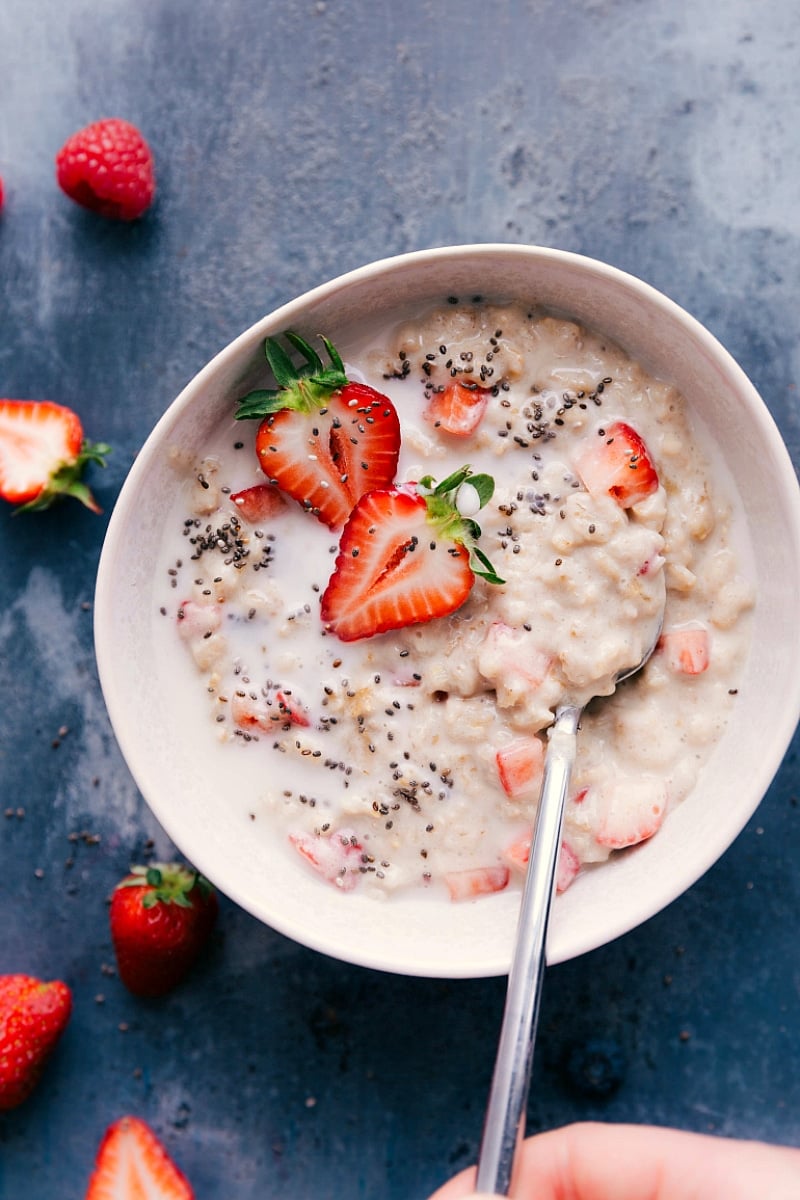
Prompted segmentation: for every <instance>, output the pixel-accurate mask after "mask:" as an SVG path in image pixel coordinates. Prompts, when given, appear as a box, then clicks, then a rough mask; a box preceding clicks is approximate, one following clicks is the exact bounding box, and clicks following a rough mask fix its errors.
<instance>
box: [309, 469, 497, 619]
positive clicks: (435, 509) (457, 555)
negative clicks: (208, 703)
mask: <svg viewBox="0 0 800 1200" xmlns="http://www.w3.org/2000/svg"><path fill="white" fill-rule="evenodd" d="M470 475H471V472H470V470H469V468H468V467H464V468H462V470H461V471H457V472H455V473H454V474H453V475H451V476H448V478H447V479H445V480H443V481H442V483H440V484H439V485H437V486H436V487H435V488H433V487H432V486H429V485H432V483H433V481H432V480H428V479H425V480H421V481H420V484H419V485H417V484H413V483H409V484H404V485H402V486H400V487H393V488H387V489H379V490H377V491H373V492H368V493H367V494H366V495H365V496H362V498H361V499H360V500H359V502H358V504H357V505H356V506H355V508H354V509H353V511H352V513H351V514H350V517H349V518H348V521H347V524H346V525H345V527H344V530H343V532H342V536H341V539H340V541H339V554H338V556H337V559H336V564H335V567H334V571H333V574H332V575H331V577H330V579H329V581H328V586H327V588H326V589H325V592H324V594H323V596H322V601H321V609H320V612H321V616H322V620H323V623H324V625H325V628H326V629H328V630H330V631H331V632H332V633H335V634H336V636H337V637H339V638H340V639H341V640H342V641H344V642H351V641H355V640H356V639H357V638H364V637H372V636H373V635H374V634H376V633H382V632H384V631H385V630H387V629H400V628H403V627H404V626H406V625H414V624H417V623H418V622H421V621H430V620H433V619H434V618H435V617H443V616H447V615H448V613H452V612H455V610H456V609H457V608H459V607H460V605H461V604H463V602H464V601H465V600H466V598H467V596H468V595H469V593H470V591H471V589H472V585H473V583H474V580H475V575H476V574H478V575H483V576H484V578H486V579H487V580H488V581H489V582H490V583H502V580H500V579H499V578H498V577H497V576H496V575H495V573H494V570H493V569H492V566H491V563H490V562H489V561H488V559H487V558H486V556H485V555H484V554H483V553H482V552H481V551H480V550H479V549H478V548H477V545H476V544H475V539H476V537H477V535H478V534H479V533H480V529H479V528H478V527H477V526H476V525H475V522H474V521H472V520H469V519H467V518H462V517H461V515H460V513H459V512H458V510H457V508H456V506H455V502H456V499H457V495H458V489H459V487H460V486H461V485H462V484H463V483H464V482H465V481H466V480H467V479H468V478H469V477H470ZM474 480H475V485H474V486H475V488H476V491H477V490H478V489H480V493H482V494H481V495H480V496H479V498H480V499H481V502H482V503H485V502H486V500H487V499H488V498H489V496H491V493H492V490H493V488H494V482H493V480H492V479H490V478H489V476H485V475H483V476H475V477H474ZM470 482H472V481H470ZM420 488H422V489H423V490H421V491H420V490H419V489H420Z"/></svg>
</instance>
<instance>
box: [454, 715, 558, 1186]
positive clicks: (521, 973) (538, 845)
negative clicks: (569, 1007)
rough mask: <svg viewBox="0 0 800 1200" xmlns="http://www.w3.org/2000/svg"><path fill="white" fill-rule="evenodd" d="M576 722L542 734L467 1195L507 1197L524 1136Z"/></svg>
mask: <svg viewBox="0 0 800 1200" xmlns="http://www.w3.org/2000/svg"><path fill="white" fill-rule="evenodd" d="M580 715H581V710H580V708H576V707H574V706H572V705H564V706H563V707H562V708H559V709H558V710H557V711H556V718H555V722H554V723H553V725H552V727H551V730H550V740H549V743H548V747H547V754H546V757H545V767H544V779H543V781H542V791H541V796H540V797H539V808H538V811H537V814H536V824H535V826H534V830H533V837H532V840H531V851H530V858H529V861H528V870H527V873H526V876H525V886H524V889H523V892H522V901H521V903H520V911H519V923H518V926H517V938H516V945H515V948H514V954H513V958H512V962H511V969H510V971H509V976H508V990H507V992H506V1004H505V1011H504V1013H503V1023H502V1027H501V1030H500V1041H499V1045H498V1047H497V1058H496V1059H495V1066H494V1074H493V1076H492V1084H491V1088H490V1091H489V1102H488V1105H487V1108H486V1118H485V1121H484V1127H483V1137H482V1139H481V1148H480V1152H479V1154H478V1175H477V1179H476V1183H475V1190H476V1193H481V1194H483V1195H495V1196H507V1195H508V1194H509V1189H510V1187H511V1181H512V1175H513V1170H514V1160H515V1156H516V1151H517V1146H518V1144H519V1142H520V1141H521V1140H522V1138H523V1137H524V1134H525V1109H526V1106H527V1102H528V1089H529V1086H530V1078H531V1066H532V1063H533V1044H534V1041H535V1038H536V1024H537V1021H538V1018H539V1003H540V998H541V992H542V977H543V975H544V966H545V940H546V936H547V919H548V915H549V912H550V901H551V899H552V896H553V883H554V880H555V874H556V866H557V864H558V854H559V850H560V848H561V823H562V819H563V815H564V802H565V800H566V795H567V790H568V788H569V779H570V774H571V771H572V764H573V762H574V761H575V744H576V734H577V731H578V722H579V720H580Z"/></svg>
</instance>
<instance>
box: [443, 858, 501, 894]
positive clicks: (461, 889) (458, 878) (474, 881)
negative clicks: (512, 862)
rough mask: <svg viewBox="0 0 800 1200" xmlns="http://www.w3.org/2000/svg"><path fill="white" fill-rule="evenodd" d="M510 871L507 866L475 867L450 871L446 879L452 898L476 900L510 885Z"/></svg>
mask: <svg viewBox="0 0 800 1200" xmlns="http://www.w3.org/2000/svg"><path fill="white" fill-rule="evenodd" d="M509 878H510V871H509V869H508V867H506V866H502V865H499V866H495V867H473V868H471V869H469V870H465V871H448V872H447V873H446V874H445V877H444V881H445V883H446V884H447V890H448V891H449V893H450V899H451V900H475V899H477V897H478V896H488V895H490V894H491V893H492V892H502V891H503V889H504V888H506V887H508V881H509Z"/></svg>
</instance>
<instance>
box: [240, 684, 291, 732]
mask: <svg viewBox="0 0 800 1200" xmlns="http://www.w3.org/2000/svg"><path fill="white" fill-rule="evenodd" d="M231 717H232V718H233V721H234V722H235V724H236V725H238V726H239V728H240V729H263V730H265V731H266V732H268V733H274V732H275V731H276V730H277V729H288V728H289V726H290V725H304V726H310V725H311V718H310V717H309V714H308V709H306V708H305V707H304V706H303V705H302V704H300V703H299V702H298V701H297V700H296V699H295V697H293V696H292V695H291V694H290V693H286V692H280V691H278V692H275V694H274V699H273V701H272V703H270V704H268V703H267V701H266V700H263V699H258V700H254V699H253V697H252V696H250V695H247V694H246V695H244V696H240V695H239V693H238V692H235V693H234V695H233V696H232V697H231Z"/></svg>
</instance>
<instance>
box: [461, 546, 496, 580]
mask: <svg viewBox="0 0 800 1200" xmlns="http://www.w3.org/2000/svg"><path fill="white" fill-rule="evenodd" d="M468 549H469V566H470V570H471V571H472V573H473V574H474V575H480V577H481V579H485V580H486V582H487V583H495V584H498V585H502V584H504V583H505V579H501V578H500V576H499V575H498V574H497V572H496V571H495V569H494V567H493V566H492V564H491V562H490V561H489V559H488V558H487V557H486V555H485V554H484V553H483V551H482V550H481V548H480V547H479V546H475V545H472V546H469V547H468Z"/></svg>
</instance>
